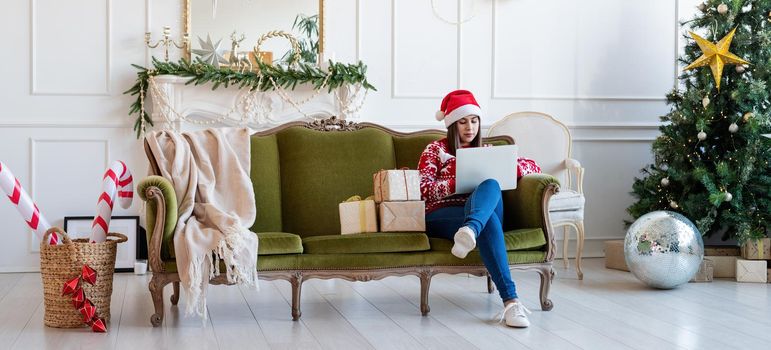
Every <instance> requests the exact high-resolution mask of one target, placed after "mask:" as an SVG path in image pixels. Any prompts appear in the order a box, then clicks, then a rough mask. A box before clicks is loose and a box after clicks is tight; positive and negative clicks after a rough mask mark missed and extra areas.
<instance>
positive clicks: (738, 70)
mask: <svg viewBox="0 0 771 350" xmlns="http://www.w3.org/2000/svg"><path fill="white" fill-rule="evenodd" d="M734 69H736V73H740V74H741V73H744V71H745V70H746V69H747V68H746V67H745V66H744V65H743V64H737V65H736V67H735V68H734Z"/></svg>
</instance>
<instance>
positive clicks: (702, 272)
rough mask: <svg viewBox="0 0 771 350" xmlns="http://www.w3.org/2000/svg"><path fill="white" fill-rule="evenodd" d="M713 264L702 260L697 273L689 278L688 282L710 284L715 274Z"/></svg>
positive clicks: (710, 261) (707, 260)
mask: <svg viewBox="0 0 771 350" xmlns="http://www.w3.org/2000/svg"><path fill="white" fill-rule="evenodd" d="M714 269H715V263H713V262H712V260H709V259H704V260H702V261H701V264H700V265H699V271H697V272H696V275H694V276H693V278H691V280H690V282H712V277H714V274H715V270H714Z"/></svg>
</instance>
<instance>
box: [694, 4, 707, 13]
mask: <svg viewBox="0 0 771 350" xmlns="http://www.w3.org/2000/svg"><path fill="white" fill-rule="evenodd" d="M696 8H697V9H699V11H701V12H707V4H705V3H703V2H702V3H701V4H699V5H697V6H696Z"/></svg>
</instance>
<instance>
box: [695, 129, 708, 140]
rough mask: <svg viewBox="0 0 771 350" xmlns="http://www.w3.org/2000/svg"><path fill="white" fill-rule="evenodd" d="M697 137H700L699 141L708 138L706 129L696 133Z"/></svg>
mask: <svg viewBox="0 0 771 350" xmlns="http://www.w3.org/2000/svg"><path fill="white" fill-rule="evenodd" d="M696 138H698V139H699V141H704V140H706V139H707V133H706V132H704V131H699V133H698V134H696Z"/></svg>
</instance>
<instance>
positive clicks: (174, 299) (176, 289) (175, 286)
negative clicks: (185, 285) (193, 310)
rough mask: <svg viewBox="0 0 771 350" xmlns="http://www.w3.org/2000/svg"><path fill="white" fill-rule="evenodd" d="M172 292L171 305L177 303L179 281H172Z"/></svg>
mask: <svg viewBox="0 0 771 350" xmlns="http://www.w3.org/2000/svg"><path fill="white" fill-rule="evenodd" d="M172 285H173V286H174V294H172V295H171V305H177V303H179V281H177V282H173V284H172Z"/></svg>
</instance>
